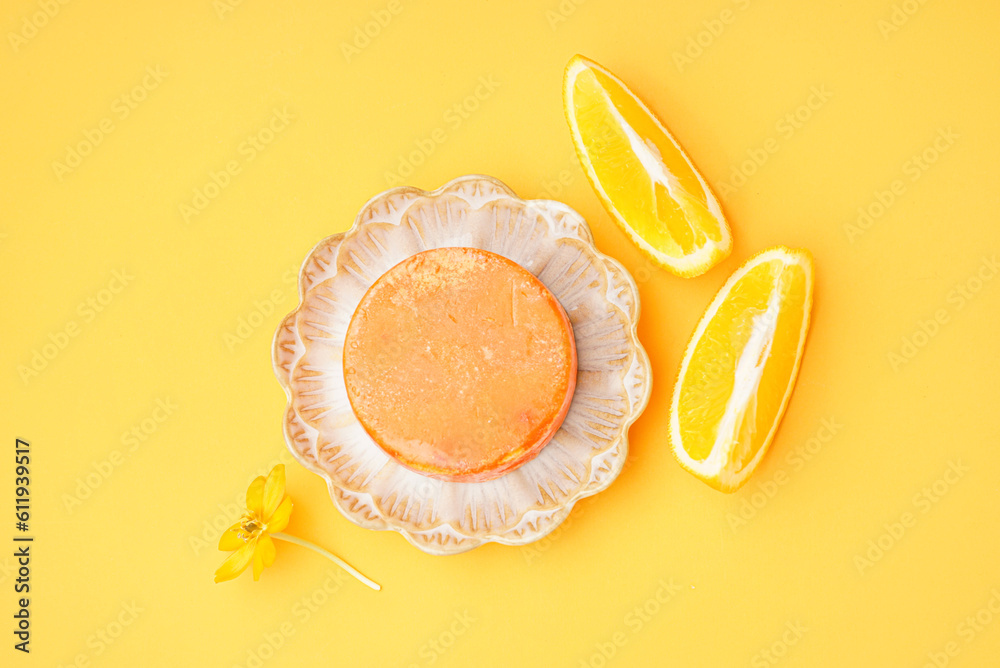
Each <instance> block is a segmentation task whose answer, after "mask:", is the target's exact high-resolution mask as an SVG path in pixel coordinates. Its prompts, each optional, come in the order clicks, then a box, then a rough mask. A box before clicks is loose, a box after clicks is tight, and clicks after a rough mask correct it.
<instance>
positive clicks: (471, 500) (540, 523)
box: [273, 176, 651, 554]
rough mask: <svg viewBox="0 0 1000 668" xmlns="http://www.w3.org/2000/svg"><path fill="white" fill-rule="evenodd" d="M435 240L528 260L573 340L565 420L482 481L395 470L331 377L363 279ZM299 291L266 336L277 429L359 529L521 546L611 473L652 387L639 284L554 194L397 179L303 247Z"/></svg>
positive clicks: (430, 542) (453, 548) (417, 539)
mask: <svg viewBox="0 0 1000 668" xmlns="http://www.w3.org/2000/svg"><path fill="white" fill-rule="evenodd" d="M447 246H471V247H476V248H482V249H484V250H488V251H492V252H494V253H497V254H500V255H503V256H504V257H506V258H508V259H510V260H512V261H514V262H517V263H518V264H520V265H521V266H522V267H524V268H526V269H527V270H528V271H530V272H531V273H532V274H534V275H535V276H536V277H538V279H539V280H540V281H541V282H542V283H544V284H545V286H546V287H547V288H548V289H549V290H550V291H551V292H552V294H553V295H555V296H556V298H557V299H558V300H559V301H560V303H561V304H562V306H563V308H564V309H565V310H566V313H567V314H568V316H569V319H570V321H571V322H572V325H573V332H574V335H575V338H576V347H577V355H578V364H579V370H578V375H577V387H576V392H575V394H574V396H573V402H572V405H571V406H570V409H569V412H568V414H567V416H566V419H565V421H564V422H563V424H562V426H561V427H560V428H559V430H558V431H557V432H556V434H555V435H554V436H553V437H552V440H551V441H550V442H549V443H548V444H547V445H546V446H545V447H544V448H542V450H541V452H540V453H539V454H538V456H536V457H535V458H534V459H531V460H530V461H528V462H527V463H525V464H523V465H522V466H520V467H518V468H516V469H514V470H512V471H509V472H508V473H505V474H503V475H501V476H500V477H498V478H496V479H493V480H489V481H485V482H449V481H444V480H439V479H436V478H431V477H428V476H424V475H421V474H419V473H417V472H415V471H412V470H410V469H408V468H406V467H404V466H402V465H401V464H400V463H398V462H397V461H396V460H394V459H393V458H391V457H390V456H389V455H387V454H386V453H385V452H384V451H383V450H382V449H381V448H379V446H378V445H377V444H376V443H375V442H374V441H373V440H372V439H371V438H370V437H369V436H368V434H367V433H366V432H365V430H364V429H363V428H362V426H361V424H360V423H359V422H358V420H357V418H356V417H355V416H354V413H353V412H352V410H351V406H350V403H349V402H348V398H347V390H346V387H345V384H344V369H343V343H344V336H345V333H346V330H347V326H348V324H349V322H350V319H351V316H352V314H353V313H354V309H355V308H356V307H357V305H358V303H359V302H360V301H361V298H362V296H363V295H364V294H365V292H366V291H367V289H368V288H369V287H370V286H371V285H372V283H374V282H375V280H376V279H378V277H379V276H381V275H382V274H383V273H385V272H386V271H388V270H389V269H390V268H392V267H393V266H395V265H396V264H398V263H399V262H401V261H403V260H404V259H406V258H407V257H409V256H410V255H413V254H414V253H418V252H420V251H423V250H427V249H430V248H440V247H447ZM299 294H300V298H301V303H300V304H299V307H298V308H297V309H296V310H295V311H293V312H292V313H290V314H289V315H288V316H287V317H286V318H285V319H284V321H283V322H282V323H281V325H280V326H279V328H278V331H277V332H276V334H275V338H274V346H273V357H274V369H275V373H276V374H277V376H278V380H279V381H280V382H281V384H282V386H283V387H284V388H285V392H286V393H287V395H288V409H287V411H286V413H285V439H286V441H287V443H288V447H289V449H290V450H291V451H292V454H293V455H294V456H295V457H296V459H298V460H299V461H300V462H301V463H302V464H303V465H304V466H305V467H307V468H308V469H310V470H312V471H314V472H315V473H317V474H318V475H320V476H322V477H323V478H324V479H325V480H326V481H327V486H328V487H329V490H330V496H331V497H332V498H333V502H334V504H336V506H337V508H339V509H340V511H341V512H342V513H343V514H344V515H345V516H347V517H348V518H349V519H350V520H352V521H353V522H355V523H356V524H358V525H360V526H363V527H366V528H369V529H380V530H385V529H393V530H395V531H398V532H400V533H401V534H403V536H404V537H405V538H406V539H407V540H408V541H410V542H411V543H412V544H414V545H415V546H417V547H418V548H420V549H421V550H423V551H425V552H428V553H430V554H456V553H459V552H464V551H465V550H469V549H472V548H474V547H477V546H479V545H482V544H483V543H486V542H490V541H492V542H497V543H503V544H506V545H523V544H525V543H529V542H531V541H534V540H537V539H539V538H541V537H542V536H544V535H545V534H546V533H548V532H549V531H551V530H552V529H554V528H555V527H556V526H558V525H559V523H560V522H562V521H563V519H565V518H566V516H567V515H568V514H569V512H570V510H571V509H572V507H573V504H574V503H576V502H577V501H578V500H580V499H582V498H585V497H587V496H591V495H593V494H596V493H597V492H599V491H601V490H603V489H604V488H606V487H607V486H608V485H609V484H611V482H612V481H613V480H614V479H615V478H616V477H617V476H618V474H619V472H620V471H621V469H622V466H623V465H624V463H625V458H626V456H627V454H628V428H629V426H630V425H631V424H632V422H634V421H635V419H636V418H637V417H638V416H639V414H640V413H641V412H642V410H643V409H644V408H645V406H646V403H647V401H648V399H649V392H650V380H651V379H650V365H649V359H648V358H647V357H646V353H645V351H644V350H643V348H642V346H641V345H640V343H639V341H638V338H637V337H636V324H637V320H638V315H639V301H638V292H637V290H636V286H635V282H634V281H633V280H632V277H631V276H629V274H628V273H627V272H626V271H625V269H624V268H623V267H622V266H621V265H620V264H619V263H618V262H617V261H615V260H613V259H611V258H609V257H607V256H606V255H603V254H602V253H600V252H599V251H597V250H596V249H595V248H594V244H593V238H592V237H591V235H590V230H589V229H588V227H587V224H586V222H585V221H584V220H583V218H582V217H581V216H580V215H579V214H577V213H576V212H575V211H573V210H572V209H570V208H569V207H567V206H566V205H564V204H560V203H558V202H553V201H548V200H527V201H526V200H521V199H518V198H517V197H516V196H515V195H514V193H513V192H511V190H510V189H509V188H507V186H505V185H504V184H502V183H500V182H499V181H497V180H496V179H492V178H490V177H485V176H465V177H461V178H458V179H455V180H454V181H451V182H449V183H447V184H445V185H444V186H442V187H441V188H439V189H437V190H435V191H433V192H424V191H422V190H418V189H416V188H394V189H392V190H388V191H386V192H384V193H382V194H380V195H378V196H377V197H375V198H373V199H372V200H370V201H369V202H368V203H367V204H366V205H365V206H364V207H363V208H362V209H361V212H360V213H359V214H358V217H357V219H356V220H355V222H354V225H353V226H352V227H351V229H350V230H349V231H347V232H345V233H343V234H336V235H334V236H331V237H329V238H327V239H325V240H324V241H322V242H321V243H320V244H319V245H317V246H316V248H314V249H313V251H312V252H311V253H310V254H309V256H308V257H307V258H306V261H305V263H304V264H303V266H302V270H301V272H300V275H299Z"/></svg>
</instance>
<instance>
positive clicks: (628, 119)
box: [563, 55, 733, 276]
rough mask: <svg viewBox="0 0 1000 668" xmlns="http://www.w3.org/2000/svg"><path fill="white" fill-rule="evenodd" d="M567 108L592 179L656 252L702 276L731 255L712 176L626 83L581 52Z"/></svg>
mask: <svg viewBox="0 0 1000 668" xmlns="http://www.w3.org/2000/svg"><path fill="white" fill-rule="evenodd" d="M563 108H564V110H565V112H566V120H567V121H568V123H569V128H570V132H571V133H572V135H573V143H574V145H575V146H576V153H577V156H579V158H580V163H581V164H582V165H583V169H584V171H585V172H586V174H587V178H588V179H590V184H591V185H592V186H593V187H594V190H595V191H596V192H597V195H598V197H600V199H601V202H602V203H603V204H604V208H606V209H607V210H608V213H609V214H610V215H611V217H612V218H614V219H615V221H616V222H617V223H618V225H619V226H620V227H621V228H622V229H623V230H624V231H625V232H626V234H628V235H629V237H631V239H632V241H633V242H635V244H636V245H638V246H639V248H640V249H642V250H643V251H644V252H645V253H646V254H647V255H648V256H649V257H650V258H652V259H653V260H654V261H656V262H657V263H658V264H660V265H662V266H663V267H665V268H666V269H668V270H670V271H672V272H673V273H675V274H677V275H678V276H698V275H700V274H703V273H705V272H706V271H708V270H709V269H710V268H711V267H713V266H714V265H716V264H717V263H718V262H719V261H721V260H722V259H723V258H725V257H726V256H727V255H729V252H730V251H731V250H732V246H733V240H732V235H731V234H730V231H729V224H728V223H727V222H726V219H725V216H724V215H723V213H722V207H720V206H719V202H718V200H717V199H716V198H715V195H714V194H713V193H712V190H711V188H710V187H709V185H708V182H707V181H706V180H705V179H704V178H702V176H701V174H699V173H698V170H697V168H695V166H694V163H693V162H691V159H690V158H689V157H688V156H687V154H686V153H685V152H684V149H683V148H681V145H680V144H679V143H678V142H677V140H676V139H674V136H673V135H671V134H670V131H669V130H667V128H666V127H664V125H663V124H662V123H661V122H660V121H659V120H658V119H657V118H656V116H654V115H653V113H652V112H651V111H650V110H649V108H648V107H647V106H646V105H645V104H643V103H642V101H641V100H639V98H637V97H636V96H635V95H634V94H633V93H632V91H630V90H629V89H628V88H627V87H626V86H625V84H623V83H622V82H621V81H620V80H619V79H618V78H617V77H615V76H614V75H613V74H611V72H609V71H607V70H606V69H604V68H603V67H601V66H600V65H598V64H597V63H595V62H593V61H591V60H588V59H586V58H584V57H583V56H579V55H577V56H573V58H572V59H571V60H570V61H569V65H567V67H566V74H565V77H564V79H563Z"/></svg>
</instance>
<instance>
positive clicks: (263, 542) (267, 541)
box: [254, 533, 277, 566]
mask: <svg viewBox="0 0 1000 668" xmlns="http://www.w3.org/2000/svg"><path fill="white" fill-rule="evenodd" d="M254 554H259V555H260V558H261V560H262V561H263V562H264V565H265V566H270V565H271V564H273V563H274V557H275V556H276V555H277V551H276V550H275V549H274V540H273V539H272V538H271V537H270V536H269V535H267V534H266V533H262V534H261V535H260V538H259V539H258V540H257V551H256V552H255V553H254Z"/></svg>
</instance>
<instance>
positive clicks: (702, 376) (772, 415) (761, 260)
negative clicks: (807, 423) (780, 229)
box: [670, 246, 813, 492]
mask: <svg viewBox="0 0 1000 668" xmlns="http://www.w3.org/2000/svg"><path fill="white" fill-rule="evenodd" d="M812 293H813V263H812V257H811V256H810V254H809V252H808V251H805V250H793V249H790V248H785V247H783V246H778V247H775V248H770V249H768V250H765V251H761V252H760V253H758V254H757V255H755V256H753V257H752V258H750V259H749V260H747V262H746V263H745V264H744V265H743V266H742V267H740V268H739V269H737V270H736V272H735V273H734V274H733V275H732V276H730V277H729V280H728V281H726V284H725V285H723V286H722V289H721V290H719V294H717V295H716V296H715V299H714V300H713V301H712V304H711V305H710V306H709V307H708V310H707V311H706V312H705V315H703V316H702V317H701V321H700V322H699V323H698V327H697V328H696V329H695V331H694V334H693V335H692V337H691V341H690V342H689V343H688V346H687V350H686V351H685V352H684V361H683V362H681V368H680V373H679V374H678V378H677V385H676V387H675V388H674V395H673V400H672V402H671V404H670V442H671V445H672V446H673V450H674V455H675V456H676V457H677V460H678V461H679V462H680V463H681V466H683V467H684V468H685V469H687V470H688V471H690V472H691V473H692V474H694V475H695V476H696V477H698V478H700V479H701V480H702V481H704V482H705V483H707V484H709V485H711V486H712V487H715V488H716V489H718V490H721V491H723V492H734V491H736V490H737V489H739V487H740V486H741V485H742V484H743V483H744V482H746V480H747V478H748V477H749V476H750V474H751V473H753V471H754V469H755V468H756V467H757V464H759V463H760V460H761V458H762V457H763V456H764V453H765V452H767V448H768V446H769V445H770V444H771V439H773V438H774V433H775V431H776V429H777V427H778V423H779V422H780V421H781V416H782V414H784V412H785V406H786V405H787V404H788V399H789V397H790V396H791V394H792V388H793V387H794V385H795V377H796V376H797V375H798V372H799V363H800V362H801V360H802V350H803V348H804V347H805V342H806V334H807V332H808V331H809V313H810V310H811V308H812Z"/></svg>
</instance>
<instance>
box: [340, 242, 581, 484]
mask: <svg viewBox="0 0 1000 668" xmlns="http://www.w3.org/2000/svg"><path fill="white" fill-rule="evenodd" d="M344 380H345V382H346V385H347V396H348V397H349V399H350V402H351V407H352V408H353V410H354V414H355V415H356V416H357V417H358V420H359V421H360V422H361V424H362V425H363V426H364V428H365V431H367V432H368V434H369V435H370V436H371V437H372V439H374V440H375V442H376V443H378V445H379V446H380V447H381V448H382V449H383V450H385V452H386V453H388V454H389V455H391V456H392V457H394V458H395V459H396V460H398V461H399V462H400V463H401V464H403V465H404V466H406V467H408V468H410V469H412V470H414V471H417V472H419V473H423V474H425V475H428V476H432V477H435V478H440V479H443V480H452V481H462V482H477V481H483V480H490V479H492V478H496V477H498V476H500V475H502V474H504V473H506V472H508V471H510V470H512V469H514V468H516V467H518V466H520V465H521V464H523V463H525V462H527V461H528V460H530V459H531V458H532V457H534V456H535V455H537V454H538V453H539V451H541V449H542V447H544V446H545V444H546V443H547V442H548V440H549V439H550V438H551V437H552V435H553V434H555V432H556V431H557V430H558V429H559V426H560V425H561V424H562V421H563V418H565V417H566V412H567V411H568V410H569V406H570V403H571V401H572V399H573V390H574V389H575V388H576V343H575V341H574V339H573V329H572V326H571V325H570V322H569V318H568V317H567V316H566V312H565V311H563V308H562V306H560V304H559V301H558V300H557V299H556V298H555V297H554V296H553V295H552V293H550V292H549V291H548V289H547V288H546V287H545V286H544V285H543V284H542V283H541V281H539V280H538V279H537V278H535V277H534V276H533V275H532V274H531V273H530V272H528V271H526V270H525V269H523V268H522V267H521V266H520V265H518V264H517V263H515V262H512V261H510V260H508V259H506V258H504V257H502V256H500V255H497V254H495V253H490V252H489V251H484V250H480V249H478V248H436V249H433V250H428V251H424V252H422V253H417V254H416V255H413V256H411V257H409V258H407V259H406V260H404V261H403V262H400V263H399V264H397V265H396V266H395V267H393V268H392V269H390V270H389V271H387V272H386V273H385V274H384V275H382V276H381V277H380V278H379V279H378V280H377V281H376V282H375V284H374V285H372V286H371V287H370V288H369V289H368V292H367V293H365V296H364V297H363V298H362V299H361V303H360V304H359V305H358V308H357V310H356V311H355V312H354V315H353V317H352V318H351V323H350V325H349V326H348V329H347V336H346V338H345V341H344Z"/></svg>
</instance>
